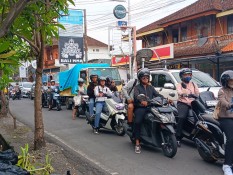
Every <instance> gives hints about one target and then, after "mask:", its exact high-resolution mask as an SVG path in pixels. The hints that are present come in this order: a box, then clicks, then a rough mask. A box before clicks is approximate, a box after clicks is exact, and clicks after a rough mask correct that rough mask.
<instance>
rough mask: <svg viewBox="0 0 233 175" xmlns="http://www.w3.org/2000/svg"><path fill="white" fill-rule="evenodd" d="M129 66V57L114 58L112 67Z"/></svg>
mask: <svg viewBox="0 0 233 175" xmlns="http://www.w3.org/2000/svg"><path fill="white" fill-rule="evenodd" d="M127 64H129V56H124V57H115V56H114V57H112V66H122V65H127Z"/></svg>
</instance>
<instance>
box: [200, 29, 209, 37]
mask: <svg viewBox="0 0 233 175" xmlns="http://www.w3.org/2000/svg"><path fill="white" fill-rule="evenodd" d="M207 36H208V28H207V27H202V28H201V30H200V38H203V37H207Z"/></svg>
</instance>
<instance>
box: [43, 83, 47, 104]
mask: <svg viewBox="0 0 233 175" xmlns="http://www.w3.org/2000/svg"><path fill="white" fill-rule="evenodd" d="M47 91H48V83H47V81H44V82H43V86H42V104H43V103H44V101H45V100H47V99H46V95H45V93H47Z"/></svg>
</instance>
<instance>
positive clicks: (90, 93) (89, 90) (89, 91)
mask: <svg viewBox="0 0 233 175" xmlns="http://www.w3.org/2000/svg"><path fill="white" fill-rule="evenodd" d="M90 80H91V82H90V83H89V85H88V87H87V95H88V96H89V113H90V116H93V115H94V109H93V108H94V106H95V94H94V89H95V87H96V86H97V85H98V75H97V74H91V75H90Z"/></svg>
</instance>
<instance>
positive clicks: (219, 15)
mask: <svg viewBox="0 0 233 175" xmlns="http://www.w3.org/2000/svg"><path fill="white" fill-rule="evenodd" d="M231 14H233V9H232V10H227V11H224V12H220V13H218V14H217V15H216V17H217V18H220V17H222V16H227V15H231Z"/></svg>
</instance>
